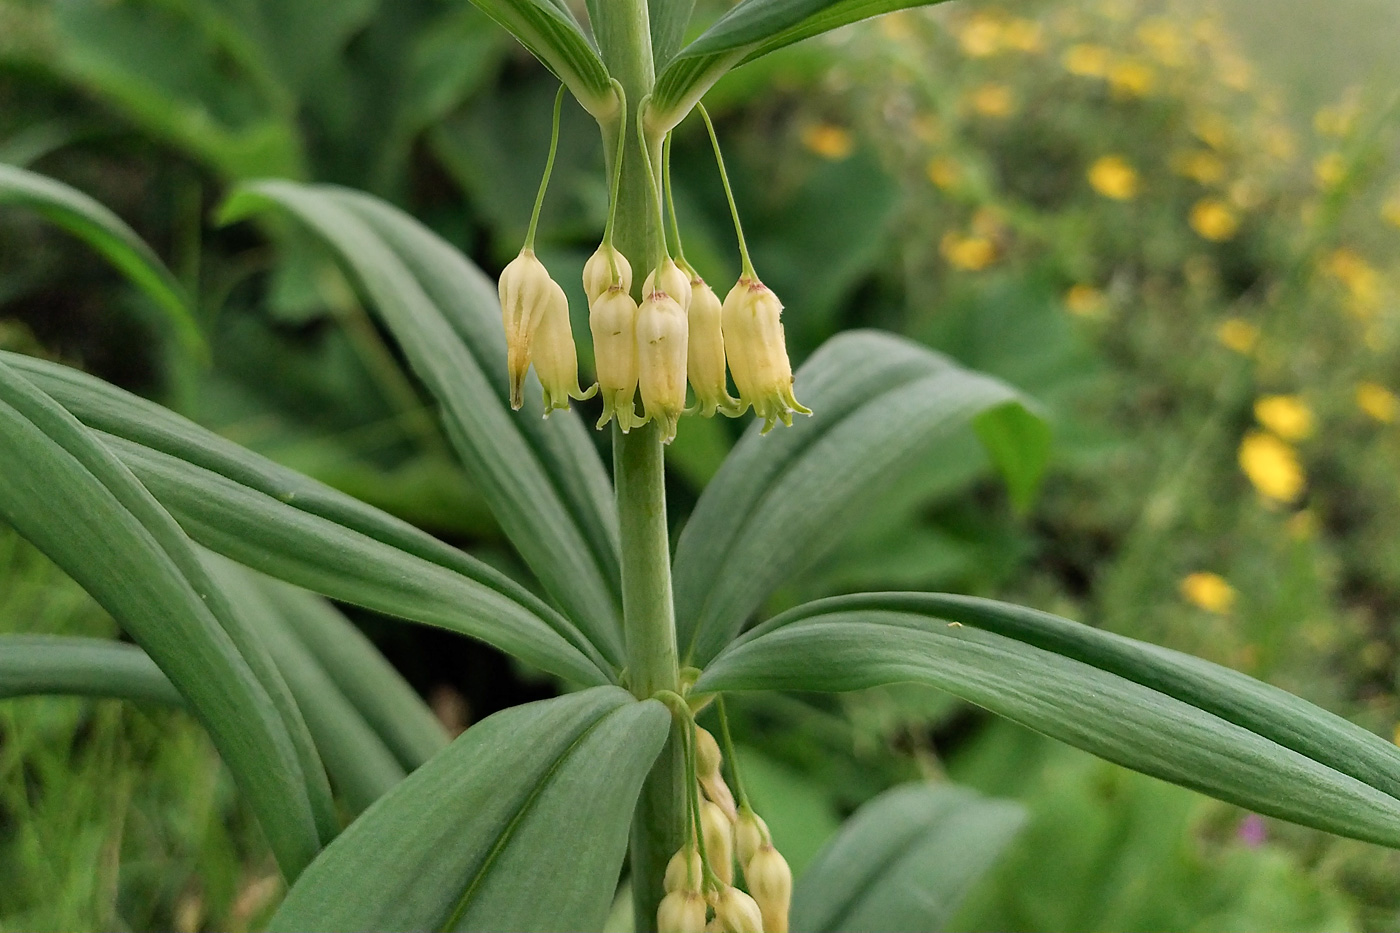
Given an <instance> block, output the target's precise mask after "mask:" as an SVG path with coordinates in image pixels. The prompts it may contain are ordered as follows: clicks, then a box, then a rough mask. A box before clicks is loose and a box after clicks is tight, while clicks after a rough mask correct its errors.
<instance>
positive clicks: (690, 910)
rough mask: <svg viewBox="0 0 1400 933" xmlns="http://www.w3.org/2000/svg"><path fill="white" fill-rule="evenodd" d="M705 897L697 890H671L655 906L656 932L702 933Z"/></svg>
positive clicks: (703, 928)
mask: <svg viewBox="0 0 1400 933" xmlns="http://www.w3.org/2000/svg"><path fill="white" fill-rule="evenodd" d="M705 912H706V911H705V898H704V897H702V896H701V894H700V892H698V891H672V892H670V893H669V894H667V895H666V896H665V897H663V898H662V899H661V904H660V906H658V907H657V908H656V933H704V930H705Z"/></svg>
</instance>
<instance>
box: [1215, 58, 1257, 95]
mask: <svg viewBox="0 0 1400 933" xmlns="http://www.w3.org/2000/svg"><path fill="white" fill-rule="evenodd" d="M1219 68H1220V81H1221V83H1222V84H1224V85H1225V86H1226V87H1228V88H1230V89H1231V90H1234V91H1247V90H1249V86H1250V84H1251V83H1252V82H1253V80H1254V69H1252V68H1250V67H1249V62H1247V61H1245V60H1244V59H1243V58H1241V57H1239V56H1238V55H1235V54H1227V55H1223V56H1222V57H1221V59H1220V65H1219Z"/></svg>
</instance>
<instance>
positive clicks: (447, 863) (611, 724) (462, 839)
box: [271, 687, 670, 930]
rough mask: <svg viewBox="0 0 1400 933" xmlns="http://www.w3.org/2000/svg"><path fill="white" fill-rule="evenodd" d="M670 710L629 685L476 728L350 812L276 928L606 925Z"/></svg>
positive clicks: (522, 710)
mask: <svg viewBox="0 0 1400 933" xmlns="http://www.w3.org/2000/svg"><path fill="white" fill-rule="evenodd" d="M669 725H670V715H669V714H668V713H667V711H666V709H665V708H664V707H663V706H662V705H661V704H660V703H658V702H656V701H654V700H648V701H644V702H638V701H636V700H635V699H633V697H632V696H631V695H630V694H628V693H627V692H626V691H624V690H622V689H621V688H618V687H597V688H593V689H591V690H586V691H583V692H581V693H575V694H571V695H568V696H564V697H560V698H558V699H554V700H545V701H542V702H538V703H529V704H526V705H524V706H517V707H514V708H512V709H508V710H506V711H504V712H500V713H497V714H495V715H494V716H490V717H488V718H487V719H484V720H482V721H481V722H480V723H477V724H476V725H474V726H472V727H471V728H470V729H468V730H467V731H466V732H465V733H464V734H463V735H462V736H461V737H460V738H458V739H457V740H456V741H455V742H453V743H452V745H450V746H449V747H448V748H447V749H446V750H445V751H443V752H441V753H440V754H439V755H437V756H436V757H434V758H433V759H432V760H431V761H429V762H428V763H427V764H425V765H424V766H423V767H421V768H419V769H418V771H416V772H414V773H413V774H412V775H410V776H409V777H408V779H407V780H405V781H404V782H403V783H402V784H400V785H399V786H398V787H396V788H395V789H394V790H392V791H390V792H389V794H387V795H386V796H385V797H383V798H382V799H380V801H379V802H378V803H376V804H374V806H372V807H370V808H369V809H368V810H367V811H365V813H364V814H363V815H362V816H361V817H360V818H359V819H358V820H356V821H355V823H353V824H351V826H350V827H349V828H348V829H347V830H346V831H345V832H344V833H343V834H342V835H341V836H340V838H339V839H337V840H336V841H335V842H334V843H332V844H331V845H330V846H328V847H327V848H326V850H325V852H324V853H322V855H321V856H320V858H318V859H317V860H316V862H315V863H314V864H313V865H312V866H311V867H310V868H309V869H307V871H306V873H305V874H304V875H303V876H302V878H301V880H300V881H298V883H297V884H296V885H295V886H294V887H293V888H292V889H291V891H290V892H288V895H287V899H286V901H285V902H284V903H283V904H282V907H281V909H280V910H278V912H277V914H276V916H274V917H273V919H272V924H271V928H272V929H273V930H449V929H450V930H595V929H601V928H602V924H603V922H604V920H605V919H606V917H607V913H608V908H609V906H610V905H611V903H612V900H613V895H614V891H615V888H616V885H617V878H618V874H619V872H620V870H621V867H622V860H623V857H624V855H625V853H626V850H627V838H628V830H629V825H630V820H631V815H632V809H633V807H634V805H635V804H636V800H637V796H638V794H639V793H640V790H641V785H642V780H643V778H644V777H645V776H646V773H647V771H648V770H650V768H651V765H652V762H653V761H654V760H655V759H656V756H657V755H658V754H659V753H660V751H661V748H662V746H663V745H664V743H665V741H666V736H667V733H668V729H669Z"/></svg>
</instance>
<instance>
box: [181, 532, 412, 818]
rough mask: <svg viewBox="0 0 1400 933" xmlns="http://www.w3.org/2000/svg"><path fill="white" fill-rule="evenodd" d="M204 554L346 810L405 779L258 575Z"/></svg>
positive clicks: (359, 806) (359, 807)
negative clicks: (281, 684)
mask: <svg viewBox="0 0 1400 933" xmlns="http://www.w3.org/2000/svg"><path fill="white" fill-rule="evenodd" d="M203 559H204V563H205V566H207V567H208V568H209V573H210V576H212V577H213V579H214V581H215V582H216V583H218V584H219V586H220V587H221V588H222V589H223V591H224V592H225V593H227V594H228V597H229V602H230V603H231V604H232V607H233V611H234V612H236V613H238V614H239V615H240V616H242V618H243V620H244V623H245V624H246V625H248V626H249V627H252V628H255V629H256V630H257V632H258V635H259V636H260V637H261V638H262V639H263V641H264V642H265V643H266V644H267V646H268V649H269V650H270V651H271V652H272V656H273V658H274V659H275V660H276V662H277V667H278V669H279V670H281V671H282V676H283V677H285V678H286V680H287V685H288V686H289V687H290V688H291V691H292V695H293V696H295V697H296V701H297V705H298V706H299V707H300V708H301V711H302V714H303V715H304V716H305V717H306V724H307V727H308V728H309V729H310V730H311V734H312V736H314V738H315V741H316V748H317V750H318V751H319V752H320V753H321V758H322V760H323V761H325V763H326V771H327V772H328V773H329V774H330V777H331V781H332V782H333V783H334V785H335V789H336V790H337V791H338V792H339V794H340V797H341V798H342V799H343V800H344V802H345V803H346V804H347V805H348V807H349V808H350V811H351V812H352V813H359V812H360V811H362V810H364V809H365V808H366V807H368V806H369V805H370V804H372V803H374V802H375V801H376V800H378V799H379V798H380V797H382V796H384V794H386V793H388V792H389V790H390V789H391V788H393V787H394V785H396V784H398V783H399V782H400V781H402V780H403V779H404V776H405V774H406V772H405V771H404V768H403V766H402V765H400V764H399V763H398V761H397V760H396V759H395V758H394V756H393V753H392V752H390V751H389V749H388V747H387V746H385V744H384V743H383V742H382V741H380V739H379V736H377V735H375V733H374V730H373V729H371V728H370V727H369V725H368V724H367V723H366V722H365V721H364V719H362V718H361V717H360V714H359V712H358V711H357V710H356V709H355V707H354V706H353V705H351V703H350V701H349V700H347V699H346V698H345V695H344V694H342V693H341V692H340V690H339V688H337V687H336V685H335V682H334V681H332V680H331V678H330V677H329V676H328V675H327V674H326V672H325V670H324V669H323V668H322V667H321V665H320V664H318V663H317V661H316V658H315V657H314V656H313V655H312V654H311V652H309V651H307V650H306V646H304V645H303V644H302V643H301V642H300V641H298V640H297V637H296V636H295V635H294V634H292V631H291V629H290V627H289V626H288V625H287V620H286V619H285V618H284V617H283V615H282V613H281V612H280V611H279V609H278V608H277V606H275V605H274V604H273V603H272V601H271V600H269V599H267V597H266V596H265V595H264V593H263V592H262V587H261V586H260V585H259V584H258V582H257V578H256V577H255V576H254V575H253V574H251V573H249V572H248V571H246V570H244V569H243V568H242V567H239V566H238V565H237V564H234V563H232V562H231V561H228V560H226V559H224V558H222V557H219V556H217V555H214V554H210V553H208V552H205V554H204V555H203Z"/></svg>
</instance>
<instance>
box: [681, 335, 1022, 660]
mask: <svg viewBox="0 0 1400 933" xmlns="http://www.w3.org/2000/svg"><path fill="white" fill-rule="evenodd" d="M796 394H797V397H798V398H799V399H800V400H801V401H802V402H803V403H804V404H805V405H807V407H809V408H811V409H812V411H813V412H814V414H813V415H812V417H811V418H802V419H798V420H797V421H796V423H794V425H793V426H792V427H791V428H785V429H783V430H781V431H774V432H772V433H770V434H768V435H764V436H760V435H759V433H758V432H759V426H758V425H757V424H755V425H754V426H753V427H751V428H750V430H749V431H748V432H747V433H746V434H745V435H744V437H743V438H742V439H741V440H740V441H739V443H738V444H736V445H735V447H734V450H733V452H732V453H730V455H729V457H728V458H727V459H726V460H725V462H724V466H723V467H721V468H720V471H719V473H718V474H716V476H715V478H714V479H713V480H712V481H711V482H710V484H709V486H707V487H706V489H705V492H704V494H703V495H702V496H701V497H700V501H699V502H698V503H697V504H696V506H695V511H694V512H693V513H692V514H691V517H690V521H689V522H688V523H687V524H686V526H685V528H684V530H683V531H682V532H681V537H680V542H679V544H678V545H677V547H676V559H675V577H674V586H675V594H676V629H677V634H678V636H679V639H680V641H679V644H680V647H681V652H682V655H683V656H688V657H689V658H690V659H691V662H692V663H695V664H697V665H701V666H703V665H704V663H705V662H707V661H708V660H709V659H710V658H712V657H714V655H715V653H716V652H717V651H719V650H720V649H721V648H723V647H724V646H725V644H727V643H728V642H729V641H730V640H731V639H732V638H733V637H734V636H735V635H736V634H737V633H738V632H739V630H740V628H741V627H742V626H743V624H744V622H745V620H747V619H748V618H749V616H750V615H751V614H752V613H753V612H754V611H755V610H756V609H758V607H759V606H760V605H761V604H762V602H763V600H764V599H766V598H767V597H768V595H769V594H770V593H772V592H773V590H775V589H776V588H777V587H778V586H779V585H781V584H782V583H784V582H785V581H786V580H787V579H788V578H789V577H790V576H791V575H792V574H794V573H795V572H797V571H799V570H801V569H803V568H804V567H806V566H809V565H810V564H811V563H812V562H814V561H815V560H817V559H818V558H819V557H821V556H822V554H824V553H825V552H826V550H827V549H828V548H829V547H831V546H833V545H834V544H836V543H837V542H838V541H839V535H840V530H841V529H842V528H843V527H844V526H845V525H847V524H849V522H850V521H851V520H853V519H854V518H856V517H858V516H859V514H860V511H861V509H862V508H864V506H865V504H866V503H867V502H869V501H870V497H872V496H874V495H878V494H879V491H880V489H881V488H882V487H883V486H885V485H887V484H889V483H891V482H893V481H894V480H895V479H896V478H897V477H898V476H899V475H900V474H901V472H902V471H905V470H909V469H912V468H915V467H917V466H919V465H920V464H923V463H926V461H927V458H928V457H929V456H937V447H936V444H937V443H938V441H940V440H941V439H943V438H945V437H947V436H949V435H950V434H951V433H952V432H954V431H957V430H965V429H966V428H967V427H968V426H969V425H972V426H974V427H977V426H983V425H985V424H986V423H987V422H988V420H989V419H990V420H991V424H992V425H994V426H996V427H997V429H998V430H997V431H996V432H995V435H996V441H997V443H996V445H995V448H994V449H995V450H996V451H997V453H998V457H996V458H994V459H997V460H998V461H1001V459H1002V458H1003V457H1006V458H1008V462H1014V463H1016V464H1017V472H1015V473H1008V474H1007V475H1008V477H1015V478H1017V479H1018V480H1019V481H1020V483H1021V490H1020V491H1021V492H1023V493H1024V492H1026V491H1028V490H1029V489H1032V488H1033V484H1034V483H1035V482H1036V481H1037V479H1038V477H1039V474H1040V471H1041V468H1042V466H1043V464H1044V460H1045V452H1046V444H1045V435H1044V432H1045V430H1046V429H1045V427H1044V425H1043V424H1042V423H1041V422H1040V421H1039V419H1036V418H1034V417H1033V416H1031V415H1029V414H1027V413H1025V412H1024V411H1022V412H1017V411H1015V408H1020V407H1021V405H1022V403H1021V398H1020V396H1019V395H1018V394H1017V393H1016V391H1015V390H1014V389H1012V388H1011V387H1010V386H1008V385H1006V384H1005V383H1003V382H1000V381H998V380H996V379H992V378H990V377H988V376H984V375H981V374H979V373H974V372H971V371H969V370H966V369H963V368H962V367H960V366H958V365H956V364H955V363H953V362H952V361H951V360H949V359H947V358H946V357H944V356H941V355H940V354H937V353H934V352H933V351H931V350H929V349H927V348H926V347H922V346H920V345H918V344H916V343H913V342H911V341H908V340H904V339H902V338H898V337H894V336H891V335H889V334H882V333H879V332H876V331H852V332H848V333H845V334H842V335H841V336H839V337H836V338H834V339H832V340H830V341H828V342H827V343H826V344H825V345H823V347H822V348H821V349H820V350H818V351H817V352H816V353H815V354H814V355H813V356H812V358H811V359H810V360H808V361H807V363H806V364H805V365H804V366H803V367H802V368H801V369H800V370H799V371H798V373H797V382H796ZM1008 406H1014V407H1013V408H1010V409H1009V408H1008ZM1012 416H1014V418H1015V420H1014V421H1009V420H1008V418H1010V417H1012ZM1009 427H1016V428H1018V430H1008V429H1007V428H1009ZM1018 441H1019V444H1018V443H1017V442H1018Z"/></svg>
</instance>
